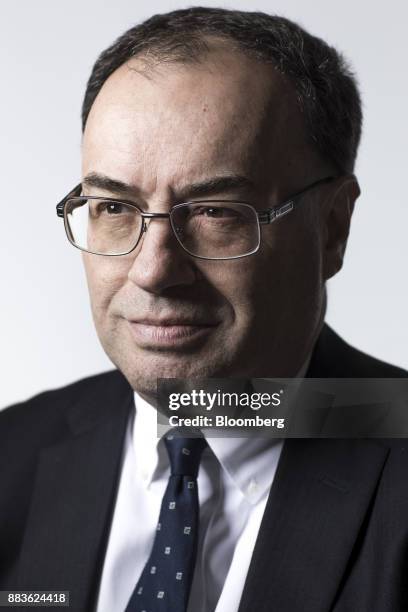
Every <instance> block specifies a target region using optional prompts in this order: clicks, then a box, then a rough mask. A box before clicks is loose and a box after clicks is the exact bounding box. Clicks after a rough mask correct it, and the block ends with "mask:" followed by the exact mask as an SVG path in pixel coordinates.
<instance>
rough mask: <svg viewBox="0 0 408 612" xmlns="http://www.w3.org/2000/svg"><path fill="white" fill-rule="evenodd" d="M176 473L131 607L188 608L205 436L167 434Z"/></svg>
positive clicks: (130, 610)
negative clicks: (198, 483) (198, 482)
mask: <svg viewBox="0 0 408 612" xmlns="http://www.w3.org/2000/svg"><path fill="white" fill-rule="evenodd" d="M164 442H165V444H166V448H167V452H168V454H169V458H170V467H171V473H170V478H169V481H168V484H167V488H166V491H165V493H164V497H163V500H162V505H161V509H160V516H159V522H158V524H157V529H156V536H155V539H154V543H153V548H152V552H151V554H150V557H149V559H148V561H147V563H146V565H145V567H144V570H143V572H142V575H141V576H140V578H139V581H138V583H137V584H136V587H135V590H134V591H133V593H132V596H131V598H130V600H129V603H128V605H127V607H126V610H125V612H186V610H187V604H188V597H189V593H190V588H191V583H192V579H193V573H194V565H195V561H196V556H197V542H198V522H199V506H198V492H197V474H198V470H199V467H200V460H201V455H202V452H203V450H204V448H205V446H206V444H207V443H206V441H205V440H204V438H181V437H178V436H177V435H176V433H174V432H173V431H170V432H169V433H168V434H167V436H166V437H165V440H164Z"/></svg>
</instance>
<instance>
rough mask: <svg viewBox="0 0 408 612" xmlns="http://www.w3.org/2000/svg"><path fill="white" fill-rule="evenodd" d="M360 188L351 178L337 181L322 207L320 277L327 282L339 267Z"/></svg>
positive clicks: (355, 180)
mask: <svg viewBox="0 0 408 612" xmlns="http://www.w3.org/2000/svg"><path fill="white" fill-rule="evenodd" d="M359 195H360V187H359V184H358V182H357V179H356V177H355V176H354V175H348V176H345V177H341V178H339V179H338V180H336V182H335V183H334V184H333V186H332V188H331V189H330V194H329V195H328V197H327V200H326V201H325V203H324V206H323V219H322V223H323V227H322V231H323V240H322V251H323V252H322V256H323V275H324V280H328V279H329V278H331V277H332V276H334V275H335V274H337V272H338V271H339V270H341V268H342V266H343V259H344V253H345V250H346V245H347V238H348V235H349V231H350V222H351V216H352V214H353V210H354V204H355V201H356V200H357V198H358V196H359Z"/></svg>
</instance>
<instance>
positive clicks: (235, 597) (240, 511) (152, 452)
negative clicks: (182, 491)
mask: <svg viewBox="0 0 408 612" xmlns="http://www.w3.org/2000/svg"><path fill="white" fill-rule="evenodd" d="M135 404H136V410H135V412H134V413H132V415H131V418H130V420H129V425H128V429H127V433H126V439H125V444H124V451H123V463H122V471H121V476H120V482H119V488H118V493H117V498H116V504H115V509H114V515H113V520H112V524H111V530H110V534H109V540H108V546H107V551H106V556H105V561H104V566H103V571H102V578H101V584H100V589H99V595H98V603H97V608H96V610H97V612H123V611H124V610H125V608H126V605H127V603H128V601H129V599H130V596H131V594H132V592H133V589H134V587H135V585H136V583H137V581H138V579H139V577H140V575H141V573H142V570H143V568H144V566H145V563H146V562H147V560H148V558H149V555H150V552H151V548H152V545H153V540H154V536H155V532H156V525H157V522H158V518H159V512H160V505H161V500H162V497H163V494H164V491H165V489H166V486H167V481H168V477H169V474H170V468H169V459H168V455H167V451H166V449H165V447H164V443H163V440H162V439H160V440H158V439H157V420H156V411H155V409H154V408H153V407H152V406H150V404H148V403H147V402H145V401H144V400H143V399H142V398H141V397H140V396H139V395H138V394H136V393H135ZM207 442H208V447H207V448H206V449H205V450H204V453H203V457H202V460H201V466H200V471H199V475H198V494H199V503H200V535H199V543H198V554H197V562H196V567H195V572H194V578H193V584H192V587H191V594H190V600H189V607H188V611H189V612H236V611H237V610H238V607H239V602H240V599H241V595H242V591H243V587H244V583H245V579H246V576H247V573H248V568H249V564H250V561H251V557H252V553H253V549H254V546H255V540H256V537H257V535H258V531H259V526H260V523H261V519H262V516H263V513H264V510H265V505H266V501H267V498H268V494H269V491H270V488H271V484H272V481H273V479H274V476H275V471H276V467H277V464H278V461H279V457H280V454H281V450H282V446H283V442H282V441H281V440H271V439H265V438H255V437H254V438H211V437H208V438H207Z"/></svg>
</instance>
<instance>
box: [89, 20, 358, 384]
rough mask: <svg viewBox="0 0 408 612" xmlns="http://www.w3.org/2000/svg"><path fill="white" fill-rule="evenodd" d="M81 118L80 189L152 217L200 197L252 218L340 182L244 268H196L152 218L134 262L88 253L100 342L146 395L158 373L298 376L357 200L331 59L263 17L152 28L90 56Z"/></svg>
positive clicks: (351, 108)
mask: <svg viewBox="0 0 408 612" xmlns="http://www.w3.org/2000/svg"><path fill="white" fill-rule="evenodd" d="M83 122H84V138H83V191H84V193H85V194H86V195H98V196H99V195H100V196H104V197H107V196H110V197H115V198H124V197H126V200H132V201H134V202H135V204H137V205H138V206H139V207H140V208H141V209H143V210H145V211H148V212H168V211H169V210H170V209H171V208H172V207H173V206H174V205H176V204H178V203H180V202H185V201H194V200H198V199H199V200H205V199H212V200H213V199H222V200H235V201H244V202H248V203H250V204H252V205H253V206H254V207H255V208H256V209H257V210H258V211H261V210H264V209H266V208H268V207H270V206H274V205H276V204H278V203H281V202H283V201H285V199H286V198H287V197H289V196H291V195H292V194H294V193H296V192H297V191H300V190H302V189H303V188H304V187H306V186H308V185H310V184H311V183H313V182H315V181H317V180H319V179H321V178H324V177H326V176H335V177H337V178H336V179H335V180H333V181H332V182H331V183H329V184H326V185H322V186H321V187H317V188H316V189H315V190H312V191H310V193H309V194H308V195H307V196H305V198H304V200H305V201H304V202H303V203H302V206H301V207H300V208H299V209H296V210H294V211H293V212H291V213H290V214H289V215H287V216H286V217H284V218H282V219H280V220H278V221H276V222H275V223H273V224H271V225H265V226H261V247H260V250H259V251H258V252H257V253H255V254H253V255H250V256H248V257H244V258H242V259H234V260H227V261H225V260H221V261H208V260H202V259H197V258H193V257H191V256H190V255H188V254H187V253H186V252H185V251H183V250H182V249H181V247H180V245H179V244H178V242H177V239H176V237H175V235H174V234H173V232H172V230H171V227H170V224H169V221H168V219H154V220H152V221H150V222H148V230H147V232H146V233H145V234H144V235H143V237H142V240H141V242H140V243H139V245H138V247H137V249H135V250H134V251H132V252H131V253H129V254H128V255H122V256H120V257H109V256H98V255H92V254H84V262H85V268H86V272H87V278H88V284H89V289H90V295H91V303H92V310H93V315H94V320H95V324H96V328H97V331H98V334H99V337H100V340H101V342H102V345H103V347H104V349H105V351H106V352H107V354H108V356H109V357H110V358H111V359H112V361H113V362H114V363H115V364H116V365H117V367H118V368H119V369H120V370H122V372H123V373H124V374H125V376H126V377H127V378H128V380H129V381H130V383H131V384H132V386H133V387H134V388H135V389H136V390H138V391H140V392H141V393H144V394H146V395H150V394H151V393H154V390H155V385H156V378H157V377H188V376H189V377H194V376H204V377H214V376H224V377H227V376H233V377H238V376H252V377H254V376H273V377H275V376H291V375H295V374H296V373H297V371H298V370H299V368H300V367H301V366H302V364H303V362H304V361H305V359H306V358H307V355H308V353H309V352H310V350H311V347H312V345H313V342H314V340H315V338H316V335H317V333H318V330H319V328H320V325H321V321H322V317H323V316H324V308H325V281H326V280H327V279H328V278H330V277H331V276H333V275H334V274H335V273H336V272H337V271H338V270H339V269H340V268H341V265H342V259H343V254H344V249H345V245H346V240H347V235H348V229H349V222H350V217H351V213H352V208H353V204H354V200H355V199H356V197H357V196H358V186H357V184H356V181H355V180H354V179H353V178H351V177H350V172H351V171H352V169H353V165H354V160H355V155H356V151H357V146H358V141H359V136H360V124H361V111H360V105H359V97H358V93H357V90H356V88H355V85H354V82H353V79H352V77H351V75H350V74H349V72H348V70H347V69H346V67H345V66H344V64H343V62H342V60H341V59H340V57H339V56H338V55H337V54H336V52H335V51H334V50H333V49H331V48H330V47H328V46H327V45H326V44H325V43H323V42H322V41H320V40H318V39H315V38H313V37H311V36H310V35H308V34H306V33H305V32H304V31H303V30H301V29H300V28H299V27H298V26H296V25H295V24H292V23H291V22H288V21H287V20H284V19H281V18H277V17H269V16H266V15H262V14H256V13H255V14H254V13H253V14H251V13H240V12H230V11H223V10H216V9H199V8H197V9H189V10H186V11H177V12H174V13H170V14H168V15H162V16H157V17H153V18H152V19H151V20H149V21H148V22H145V24H142V25H141V26H137V27H136V28H133V29H132V30H130V31H129V32H127V33H125V34H124V35H123V36H122V37H121V38H120V39H119V40H118V41H117V42H116V43H115V44H114V45H113V46H112V47H111V48H110V49H109V50H107V51H105V52H104V53H103V54H102V56H101V57H100V58H99V60H98V61H97V63H96V65H95V67H94V70H93V73H92V75H91V78H90V80H89V83H88V89H87V93H86V96H85V101H84V106H83ZM238 177H240V178H238ZM106 178H109V179H112V181H111V182H108V181H107V180H106ZM220 178H222V179H223V180H219V179H220ZM113 181H116V186H115V184H114V183H113ZM119 183H120V184H124V185H127V189H126V192H125V191H124V189H123V185H122V187H121V186H120V185H119ZM215 185H217V188H216V189H215Z"/></svg>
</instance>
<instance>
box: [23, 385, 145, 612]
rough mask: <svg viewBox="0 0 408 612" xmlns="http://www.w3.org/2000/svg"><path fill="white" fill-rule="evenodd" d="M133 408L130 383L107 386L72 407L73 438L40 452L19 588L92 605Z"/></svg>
mask: <svg viewBox="0 0 408 612" xmlns="http://www.w3.org/2000/svg"><path fill="white" fill-rule="evenodd" d="M111 382H112V381H111ZM132 405H133V401H132V394H131V392H130V388H129V387H128V385H127V384H124V383H123V382H122V381H121V382H120V384H119V386H118V385H110V386H109V385H108V386H107V388H106V389H104V390H103V391H102V392H101V390H99V393H98V395H97V396H95V397H93V398H91V399H90V400H89V398H88V399H87V400H86V402H83V401H81V402H78V404H76V405H75V406H73V408H72V410H71V411H70V413H69V422H70V429H71V432H70V436H69V437H68V439H65V440H64V441H62V442H61V443H59V444H56V445H54V446H52V447H48V448H46V449H44V450H43V451H42V453H41V455H40V459H39V463H38V469H37V473H36V480H35V485H34V493H33V496H32V500H31V505H30V512H29V518H28V522H27V527H26V531H25V535H24V540H23V546H22V550H21V557H20V559H21V561H20V571H19V584H20V585H21V587H20V588H24V589H41V590H44V589H49V590H69V591H70V606H71V607H72V608H73V609H74V610H76V611H78V612H80V611H87V612H88V611H89V610H91V609H92V602H93V599H94V596H95V589H96V587H97V584H98V580H99V575H100V571H101V569H102V562H103V557H104V551H105V546H106V541H107V536H108V531H109V526H110V518H111V513H112V510H113V505H114V500H115V494H116V489H117V484H118V483H117V481H118V476H119V470H120V463H121V455H122V446H123V439H124V434H125V431H126V425H127V422H128V417H129V412H130V410H131V407H132Z"/></svg>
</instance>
